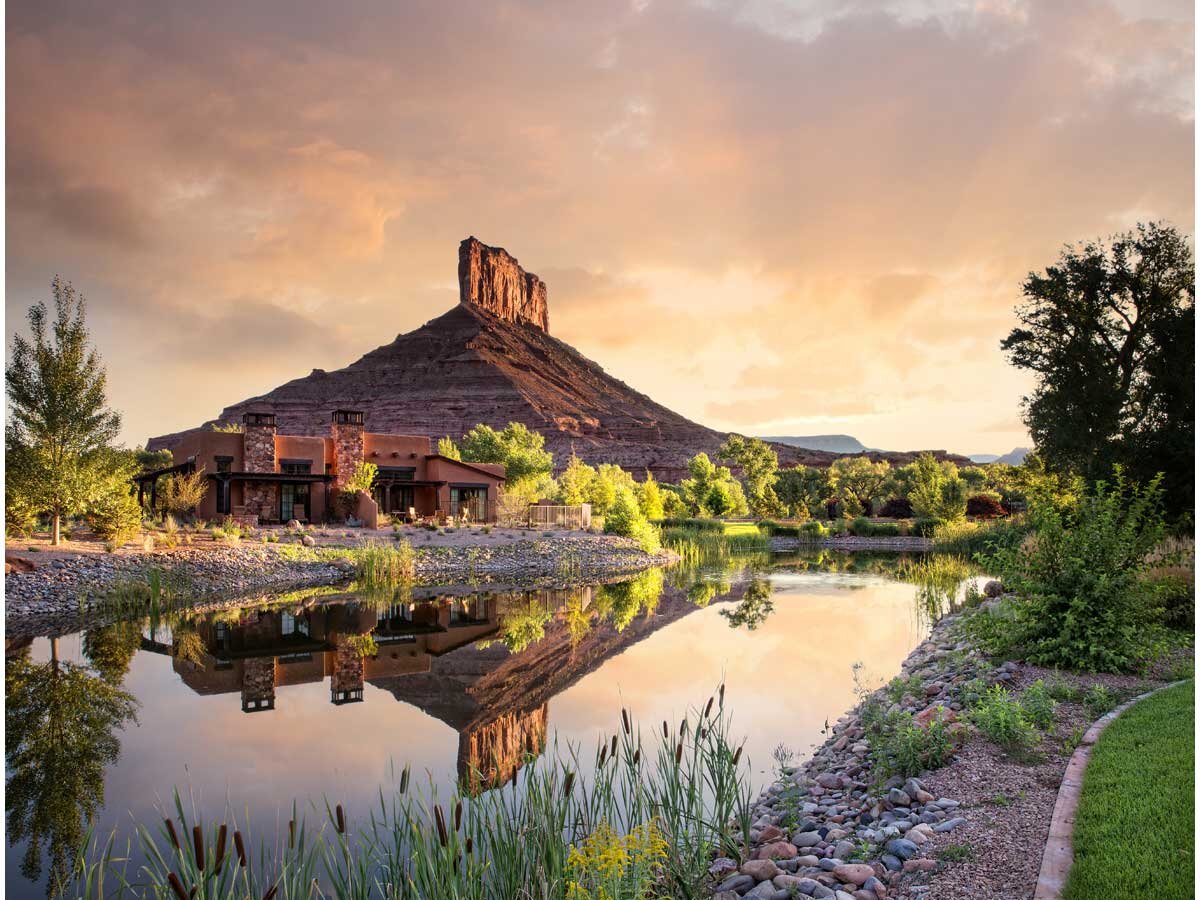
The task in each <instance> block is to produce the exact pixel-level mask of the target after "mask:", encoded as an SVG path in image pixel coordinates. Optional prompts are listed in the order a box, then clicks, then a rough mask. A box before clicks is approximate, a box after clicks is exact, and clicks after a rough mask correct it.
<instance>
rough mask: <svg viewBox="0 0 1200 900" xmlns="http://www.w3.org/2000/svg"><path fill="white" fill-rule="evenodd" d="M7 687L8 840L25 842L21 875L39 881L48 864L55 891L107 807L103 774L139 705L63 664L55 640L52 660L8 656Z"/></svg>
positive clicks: (109, 685)
mask: <svg viewBox="0 0 1200 900" xmlns="http://www.w3.org/2000/svg"><path fill="white" fill-rule="evenodd" d="M110 671H112V670H110ZM4 687H5V705H4V726H5V735H4V756H5V762H6V763H7V775H8V777H7V780H6V782H5V789H6V792H7V795H6V797H5V807H6V810H7V818H6V822H7V826H8V840H9V844H10V845H15V844H16V843H17V842H19V841H25V842H26V846H25V854H24V856H23V857H22V859H21V873H22V874H23V875H24V876H25V877H26V878H28V879H30V880H36V879H37V878H40V877H41V875H42V872H43V869H44V866H48V867H49V879H48V880H49V888H50V890H51V892H57V891H58V890H60V889H61V888H63V887H64V886H65V885H66V883H67V882H68V881H69V880H70V877H71V873H72V871H73V866H74V862H75V859H76V856H77V854H78V852H79V850H80V848H81V847H82V844H83V841H84V838H85V836H86V833H87V826H88V823H90V822H91V821H92V819H93V818H94V816H95V815H96V813H97V812H98V811H99V810H100V808H101V807H102V806H103V805H104V772H105V770H106V768H107V767H108V766H110V765H112V764H113V763H115V762H116V761H117V757H118V756H119V755H120V752H121V744H120V741H119V740H118V738H117V734H116V732H117V730H118V729H119V728H121V727H122V726H123V725H124V724H125V723H126V722H128V721H131V720H133V719H134V718H135V713H136V709H137V704H136V701H135V700H134V699H133V697H132V696H131V695H130V694H129V693H127V692H126V691H124V690H122V689H121V688H120V686H119V684H114V683H112V682H110V681H108V680H106V679H105V678H103V677H98V676H96V675H93V674H92V673H91V672H89V671H88V669H87V668H86V667H85V666H80V665H76V664H74V663H68V662H60V661H59V659H58V647H57V640H52V641H51V656H50V660H49V661H48V662H45V663H34V662H32V661H30V660H29V659H27V658H25V657H19V658H17V659H10V660H8V661H7V663H6V665H5V667H4ZM43 856H44V857H45V863H44V862H43Z"/></svg>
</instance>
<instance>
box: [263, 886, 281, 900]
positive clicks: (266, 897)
mask: <svg viewBox="0 0 1200 900" xmlns="http://www.w3.org/2000/svg"><path fill="white" fill-rule="evenodd" d="M277 890H279V885H277V884H273V885H271V889H270V890H268V891H267V892H266V893H265V894H263V900H272V898H273V897H274V896H275V892H276V891H277Z"/></svg>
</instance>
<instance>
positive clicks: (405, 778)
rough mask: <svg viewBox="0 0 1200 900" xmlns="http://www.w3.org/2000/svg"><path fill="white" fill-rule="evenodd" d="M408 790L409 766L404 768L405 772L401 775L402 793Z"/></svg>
mask: <svg viewBox="0 0 1200 900" xmlns="http://www.w3.org/2000/svg"><path fill="white" fill-rule="evenodd" d="M407 790H408V766H405V767H404V771H403V772H401V773H400V793H401V794H403V793H405V792H406V791H407Z"/></svg>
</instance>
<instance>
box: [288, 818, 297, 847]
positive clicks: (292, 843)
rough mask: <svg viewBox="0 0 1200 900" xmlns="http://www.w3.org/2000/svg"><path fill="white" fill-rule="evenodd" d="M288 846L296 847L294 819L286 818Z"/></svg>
mask: <svg viewBox="0 0 1200 900" xmlns="http://www.w3.org/2000/svg"><path fill="white" fill-rule="evenodd" d="M288 846H289V847H291V848H292V849H295V847H296V820H295V819H288Z"/></svg>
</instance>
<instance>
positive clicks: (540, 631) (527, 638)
mask: <svg viewBox="0 0 1200 900" xmlns="http://www.w3.org/2000/svg"><path fill="white" fill-rule="evenodd" d="M553 616H554V611H553V610H552V609H550V608H548V607H547V605H546V604H544V603H540V602H537V601H534V600H528V601H526V604H525V608H524V609H515V610H512V611H511V612H506V613H504V615H502V616H501V617H500V640H501V641H502V642H503V644H504V646H506V647H507V648H508V649H509V650H511V651H512V652H513V653H520V652H521V651H522V650H524V649H525V648H526V647H528V646H529V645H530V644H533V643H536V642H537V641H540V640H541V639H542V638H544V637H545V636H546V623H547V622H549V621H550V619H551V618H552V617H553Z"/></svg>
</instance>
